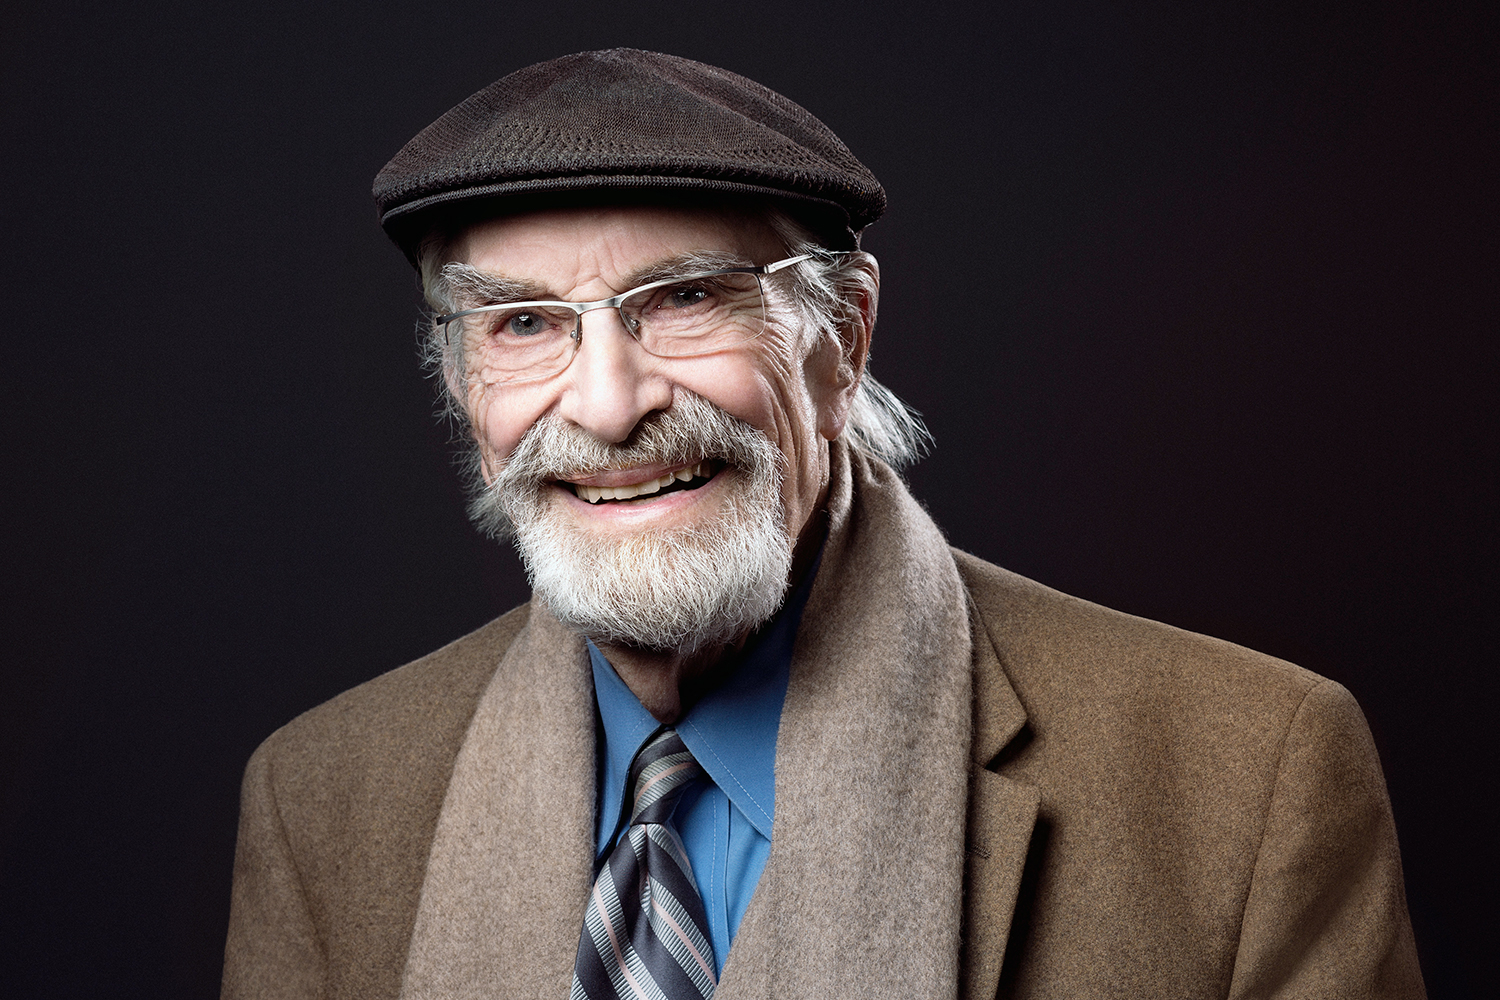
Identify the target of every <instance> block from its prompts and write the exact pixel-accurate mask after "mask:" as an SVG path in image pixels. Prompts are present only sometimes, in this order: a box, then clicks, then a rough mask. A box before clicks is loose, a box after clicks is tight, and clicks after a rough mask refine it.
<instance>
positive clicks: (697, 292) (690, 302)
mask: <svg viewBox="0 0 1500 1000" xmlns="http://www.w3.org/2000/svg"><path fill="white" fill-rule="evenodd" d="M711 298H713V293H712V292H711V291H710V290H709V289H708V287H707V286H705V285H674V286H673V287H672V288H669V289H668V290H667V294H666V295H665V296H664V297H663V299H662V305H663V306H664V307H665V308H667V309H690V308H692V307H693V306H697V305H702V304H703V303H704V302H706V301H708V300H709V299H711Z"/></svg>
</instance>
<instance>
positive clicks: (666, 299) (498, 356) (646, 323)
mask: <svg viewBox="0 0 1500 1000" xmlns="http://www.w3.org/2000/svg"><path fill="white" fill-rule="evenodd" d="M812 256H813V255H812V254H807V253H805V254H799V255H798V256H796V257H788V258H787V259H786V260H778V261H776V262H775V263H774V264H761V265H759V266H756V267H729V268H723V269H720V270H717V271H700V272H697V273H694V274H687V275H683V276H682V277H678V278H666V279H664V280H661V281H652V282H649V283H648V284H644V285H641V286H640V287H639V288H632V289H630V291H628V292H623V293H621V294H619V295H616V296H614V297H613V298H608V299H600V300H598V301H597V302H551V301H537V302H499V303H495V304H494V305H486V306H478V307H477V308H474V309H464V310H461V311H459V312H455V313H449V314H447V315H446V316H439V317H437V318H436V319H435V320H433V322H434V323H436V324H437V325H439V326H442V327H444V328H445V333H446V336H447V337H448V338H449V343H452V342H453V337H454V336H455V333H456V334H457V335H458V336H459V337H461V338H462V339H461V341H460V343H461V344H462V350H463V352H464V355H465V357H466V359H467V365H468V367H469V368H470V370H471V371H472V372H473V373H474V374H475V375H477V376H479V377H480V378H482V379H484V380H485V381H486V382H490V383H516V382H530V381H534V380H536V379H542V378H547V377H548V376H550V375H556V374H557V373H558V372H560V371H562V370H563V369H564V368H566V367H567V366H568V363H569V362H570V361H572V360H573V355H574V353H576V352H577V350H578V347H579V345H580V344H581V343H582V340H583V314H584V313H586V312H591V311H593V310H595V309H615V310H617V311H618V312H619V314H620V322H621V323H622V324H624V326H625V329H626V330H627V331H628V332H629V333H630V335H631V336H632V337H634V338H635V339H636V340H637V341H638V342H639V343H640V345H641V347H642V348H644V349H645V350H646V352H647V353H648V354H653V355H655V356H656V357H659V358H689V357H695V356H697V355H701V354H712V353H714V352H715V351H722V350H724V349H725V348H728V347H733V346H735V345H736V344H742V343H744V342H745V341H747V340H754V339H755V338H756V337H759V336H760V335H761V334H762V333H763V332H764V331H765V328H766V303H765V292H764V289H762V287H761V276H762V275H766V274H775V273H776V272H777V271H780V270H783V269H784V268H788V267H791V266H792V265H793V264H798V263H801V262H802V261H804V260H808V259H810V258H811V257H812Z"/></svg>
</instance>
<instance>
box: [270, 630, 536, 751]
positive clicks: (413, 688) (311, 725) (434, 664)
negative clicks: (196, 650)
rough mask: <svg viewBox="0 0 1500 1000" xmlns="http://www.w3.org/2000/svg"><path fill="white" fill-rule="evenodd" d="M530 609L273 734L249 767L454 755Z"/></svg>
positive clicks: (355, 689) (338, 698) (362, 686)
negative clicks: (439, 753) (442, 753)
mask: <svg viewBox="0 0 1500 1000" xmlns="http://www.w3.org/2000/svg"><path fill="white" fill-rule="evenodd" d="M530 607H531V606H530V604H523V605H521V606H520V607H517V608H513V609H512V610H510V611H508V612H507V613H505V614H504V615H501V616H500V617H499V618H496V619H495V620H493V621H491V622H489V623H488V624H486V625H483V626H481V627H480V628H478V629H476V630H474V631H473V632H470V633H469V634H468V635H465V636H463V637H461V638H459V639H455V640H454V641H453V642H450V643H449V644H448V645H446V646H444V647H442V648H441V649H438V650H436V651H434V652H432V653H429V654H427V655H426V656H424V657H422V658H421V659H418V660H413V661H412V662H411V663H408V664H405V665H404V666H400V667H397V668H396V669H394V670H390V671H388V672H386V673H384V674H381V675H380V676H378V677H375V678H372V679H371V680H368V681H366V682H364V683H363V684H360V685H358V686H357V687H353V688H350V689H349V690H348V691H345V692H343V693H342V694H340V695H337V696H336V697H334V698H331V699H329V700H328V701H326V702H324V703H323V704H321V705H318V706H316V707H315V708H311V709H309V710H308V711H306V712H303V713H302V714H301V715H299V716H297V717H296V718H295V719H293V720H292V721H291V722H288V723H287V724H286V725H284V726H282V727H281V728H280V729H278V730H277V731H276V732H274V733H272V734H271V735H270V736H269V737H268V738H267V739H266V740H265V742H264V743H262V744H261V746H260V748H259V749H258V750H257V751H256V752H255V756H254V758H252V761H263V762H264V763H265V764H268V765H269V764H271V763H272V761H274V762H275V763H276V764H277V765H280V766H277V767H276V768H275V770H277V771H280V772H282V773H283V774H291V773H296V774H304V775H308V776H312V775H315V774H317V773H318V772H324V771H328V770H330V769H335V770H340V771H344V772H347V771H348V770H350V769H351V768H355V769H357V768H358V767H359V765H360V763H361V762H364V763H366V764H371V765H373V764H377V763H386V764H389V763H392V762H393V760H394V758H397V757H402V758H411V757H413V756H419V755H422V754H423V753H424V752H428V751H433V750H449V749H452V750H455V751H456V748H457V746H458V742H459V741H461V739H462V737H463V733H464V731H465V730H466V729H467V727H468V724H469V719H470V717H471V716H472V715H473V713H474V709H475V706H476V705H477V704H478V702H479V698H480V697H481V696H482V695H483V693H484V689H485V686H486V685H487V684H488V683H489V680H490V677H491V676H492V675H493V674H494V672H495V668H496V667H497V666H498V665H499V663H500V660H501V658H502V657H503V656H504V655H505V652H506V650H507V649H509V648H510V644H511V643H512V642H513V641H515V638H516V636H517V635H518V634H519V633H520V631H521V629H522V628H524V627H525V625H526V623H527V621H528V619H529V618H530Z"/></svg>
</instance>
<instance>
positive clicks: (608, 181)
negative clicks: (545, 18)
mask: <svg viewBox="0 0 1500 1000" xmlns="http://www.w3.org/2000/svg"><path fill="white" fill-rule="evenodd" d="M601 192H602V193H604V194H605V195H607V197H608V198H609V200H610V201H611V202H615V203H618V202H621V201H628V200H629V199H630V197H631V193H632V192H634V193H635V195H637V196H639V195H641V194H653V195H654V197H656V198H658V199H660V198H661V197H662V195H663V194H664V193H668V194H671V195H672V196H674V197H677V198H686V199H688V200H689V201H691V199H692V198H693V196H694V195H698V196H709V197H712V198H713V199H715V200H716V201H717V202H719V203H721V204H722V203H723V202H725V201H727V200H732V199H733V198H735V197H736V196H759V197H769V198H773V199H775V200H776V201H778V202H780V203H782V204H783V205H784V206H785V207H786V208H788V209H789V210H791V211H792V213H793V214H794V215H796V216H798V217H799V218H801V219H802V220H803V221H804V222H805V223H807V224H808V225H810V226H811V227H812V228H813V230H814V231H815V232H817V233H818V234H819V235H820V237H821V238H822V239H823V241H824V242H825V243H826V244H827V245H828V246H829V247H830V248H831V249H835V250H848V249H853V248H854V247H855V245H856V244H857V241H858V233H859V232H860V231H861V230H862V229H864V228H865V227H866V226H868V225H869V224H870V223H872V222H874V221H875V220H876V219H877V218H879V217H880V215H881V213H882V212H883V211H884V210H885V191H884V190H883V189H882V188H881V186H880V182H879V181H877V180H876V179H875V175H874V174H872V173H871V172H870V171H869V169H868V168H867V167H865V165H864V164H862V163H860V162H859V160H858V159H856V158H855V156H854V154H853V153H851V152H850V151H849V149H848V147H847V146H845V145H844V143H843V142H842V141H840V139H839V137H838V136H837V135H835V134H834V133H833V131H832V130H831V129H829V128H828V126H826V125H824V124H823V123H822V122H821V121H819V120H818V119H817V118H815V117H813V115H812V114H810V113H809V112H808V111H807V110H806V109H804V108H802V107H801V106H800V105H798V104H796V103H794V102H793V101H790V100H788V99H787V98H785V97H783V96H781V95H780V94H778V93H776V92H775V91H773V90H771V89H769V88H767V87H764V86H762V85H761V84H758V83H756V82H755V81H754V80H749V79H747V78H745V77H743V76H740V75H738V74H736V73H731V72H729V71H728V70H723V69H719V68H717V67H714V66H708V65H705V64H703V63H700V62H694V61H693V60H691V59H683V58H681V57H678V56H670V55H664V54H662V53H658V52H644V51H641V50H639V49H608V50H605V51H600V52H580V53H577V54H575V55H570V56H563V57H561V58H559V59H552V60H549V61H547V62H543V63H537V64H536V65H534V66H528V67H526V68H524V69H520V70H517V71H515V72H514V73H511V74H509V75H508V76H505V77H502V78H501V79H500V80H497V81H496V82H495V83H492V84H490V85H489V86H488V87H485V88H484V89H483V90H481V91H479V92H478V93H477V94H474V95H473V96H472V97H470V98H469V99H468V100H466V101H464V102H463V103H462V104H459V105H458V106H457V107H455V108H453V109H452V110H451V111H449V112H448V113H447V114H445V115H443V116H442V117H440V118H439V119H438V120H437V121H435V122H433V123H432V124H431V125H429V126H427V127H426V128H425V129H423V130H422V131H421V132H420V133H418V134H417V136H416V137H415V138H413V139H412V140H411V141H410V142H408V143H407V144H406V146H405V147H403V148H402V149H401V151H400V152H399V153H397V154H396V155H395V157H393V158H392V159H391V161H390V162H389V163H387V164H386V165H385V167H384V168H383V169H382V170H381V171H380V173H379V174H378V175H377V176H376V178H375V185H374V191H373V193H374V195H375V202H376V205H377V206H378V208H379V211H380V222H381V225H382V226H383V227H384V228H385V231H386V233H387V234H388V235H389V236H390V237H391V239H392V240H394V241H395V242H396V244H397V245H398V246H399V247H401V249H402V250H403V251H405V253H406V255H407V257H408V259H412V260H415V254H416V250H417V247H418V246H419V244H420V242H421V240H422V238H423V237H424V236H425V235H426V233H427V232H428V231H429V229H431V228H432V227H433V226H434V225H442V224H444V220H449V221H451V220H454V219H457V220H459V222H460V224H463V223H472V222H474V221H477V220H479V219H481V218H484V217H485V216H486V215H494V214H500V213H502V212H505V211H516V210H518V209H519V208H522V207H541V206H545V205H551V204H557V203H559V201H568V200H571V201H576V200H579V199H587V197H588V196H589V195H590V194H591V193H592V194H593V195H599V194H600V193H601Z"/></svg>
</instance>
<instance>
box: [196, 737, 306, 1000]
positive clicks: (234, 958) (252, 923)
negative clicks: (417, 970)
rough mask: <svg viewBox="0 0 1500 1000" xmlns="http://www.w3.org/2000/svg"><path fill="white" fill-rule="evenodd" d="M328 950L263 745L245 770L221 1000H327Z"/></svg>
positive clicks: (269, 758)
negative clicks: (284, 821)
mask: <svg viewBox="0 0 1500 1000" xmlns="http://www.w3.org/2000/svg"><path fill="white" fill-rule="evenodd" d="M325 952H326V949H325V948H324V946H323V943H322V942H321V941H320V940H319V937H318V933H317V930H316V928H315V925H314V922H313V918H312V913H311V910H310V909H309V907H308V901H307V896H306V893H304V891H303V888H302V881H301V877H300V876H299V875H298V872H297V866H296V863H295V861H294V859H293V857H292V851H291V846H290V844H289V843H288V841H287V835H286V828H285V827H284V825H283V824H282V819H281V813H280V810H279V809H278V808H277V804H276V791H275V787H274V785H273V766H272V759H271V753H270V751H269V749H268V746H267V745H264V744H263V745H262V746H261V747H260V749H259V750H257V751H256V752H255V754H254V756H252V757H251V758H250V763H249V765H248V766H247V767H246V768H245V780H244V783H243V784H242V786H241V789H240V826H239V839H238V841H237V843H236V845H235V854H234V889H233V891H232V894H231V902H230V911H229V940H228V943H227V944H226V946H225V949H224V980H223V987H222V993H221V996H222V997H223V1000H263V998H271V997H275V998H277V1000H321V998H322V997H323V996H324V995H325V989H324V983H325V979H326V965H327V961H326V955H325Z"/></svg>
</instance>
